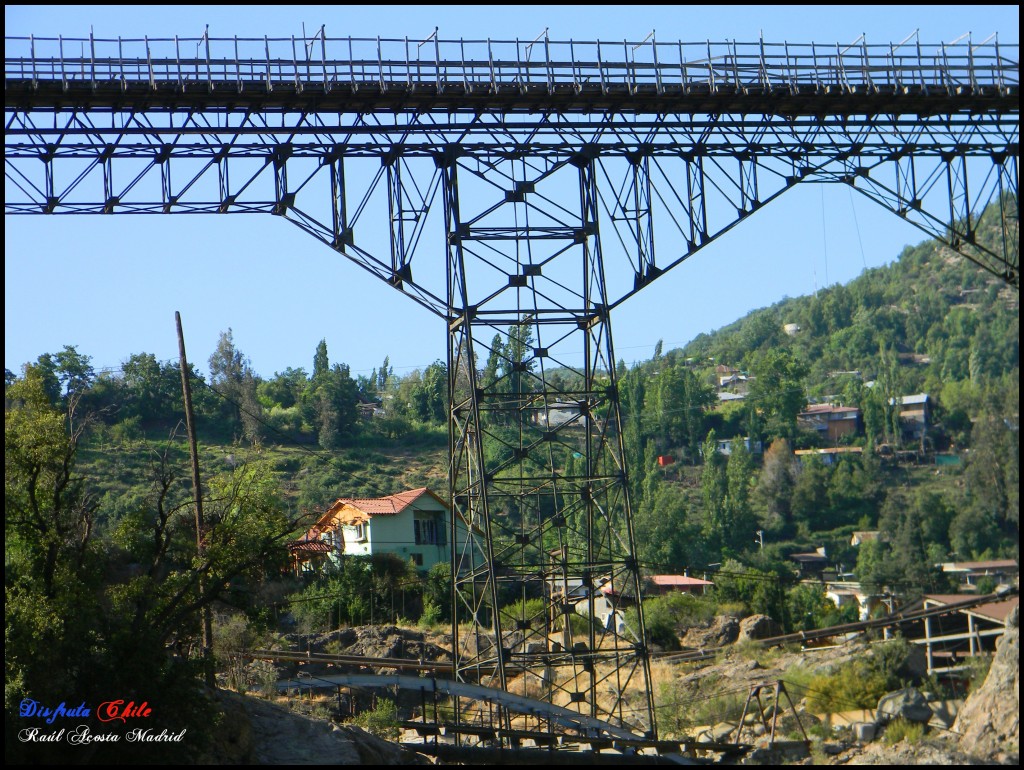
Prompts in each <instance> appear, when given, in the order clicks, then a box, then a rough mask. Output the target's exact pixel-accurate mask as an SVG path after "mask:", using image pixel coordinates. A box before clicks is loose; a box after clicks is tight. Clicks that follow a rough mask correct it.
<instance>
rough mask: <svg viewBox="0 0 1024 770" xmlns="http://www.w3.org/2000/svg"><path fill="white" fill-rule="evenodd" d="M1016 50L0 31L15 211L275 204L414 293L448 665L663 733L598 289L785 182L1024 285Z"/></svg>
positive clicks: (709, 230) (246, 209)
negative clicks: (443, 431)
mask: <svg viewBox="0 0 1024 770" xmlns="http://www.w3.org/2000/svg"><path fill="white" fill-rule="evenodd" d="M71 50H73V51H81V52H84V51H88V55H86V54H85V53H79V55H77V56H69V55H68V51H71ZM183 52H185V53H183ZM193 52H194V53H193ZM1018 70H1019V53H1018V48H1017V46H1000V45H999V44H998V43H985V44H983V45H972V44H971V43H970V41H968V42H967V43H966V44H963V45H954V46H923V45H921V44H920V43H917V44H916V45H914V44H906V43H905V44H901V45H883V46H869V45H867V44H866V43H863V41H862V42H861V43H860V44H859V45H855V46H850V47H847V48H845V49H840V48H839V47H838V46H822V45H814V44H810V45H793V44H785V45H776V44H769V43H765V42H764V41H759V42H756V43H752V44H736V43H729V44H712V43H706V44H705V43H700V44H688V43H675V42H673V43H658V42H655V41H654V40H653V39H651V40H648V41H644V42H643V43H637V44H628V43H627V44H624V45H623V46H622V47H619V46H618V45H614V46H613V45H606V44H602V43H578V42H573V43H563V42H556V41H550V40H548V39H546V38H545V39H543V40H540V41H536V42H534V43H531V44H528V45H524V44H522V43H519V42H515V43H510V42H497V41H486V42H485V41H441V40H438V39H436V37H434V38H433V39H430V40H428V41H424V43H423V44H419V45H417V44H416V43H415V42H414V43H410V42H409V41H408V40H404V41H403V40H380V39H377V40H355V39H347V38H346V39H327V38H325V37H323V35H318V36H316V37H314V38H311V39H306V40H301V39H300V40H295V39H290V40H281V39H276V40H272V39H260V40H251V39H250V40H240V39H221V40H217V39H210V38H208V37H203V38H201V39H199V40H177V39H175V40H145V41H140V40H98V39H93V38H90V39H88V40H81V41H80V40H74V41H70V40H64V39H60V38H58V39H46V38H7V39H6V54H5V96H6V135H5V161H6V179H7V185H6V191H5V192H6V196H5V211H6V213H7V214H9V215H13V214H54V215H59V214H65V213H70V214H76V213H105V214H112V213H118V214H125V213H165V214H177V213H220V214H231V213H270V214H274V215H277V216H281V217H283V218H285V219H287V220H289V221H291V222H293V223H294V224H296V225H298V226H299V227H300V228H302V229H303V230H304V231H306V232H307V233H309V234H311V235H313V236H314V237H315V238H317V239H319V240H320V241H322V242H323V243H325V244H327V245H328V246H329V247H330V248H332V249H335V250H336V251H337V252H338V253H339V254H340V255H342V256H344V257H346V258H348V259H350V260H352V261H353V262H355V263H356V264H358V265H359V266H361V267H363V268H364V269H366V270H368V271H369V272H371V273H373V274H374V275H376V276H377V277H378V278H380V279H382V280H384V281H386V282H388V283H389V284H390V285H392V286H393V287H395V288H396V289H397V290H399V291H401V292H402V293H404V294H405V295H406V296H408V297H409V298H411V299H412V300H413V301H415V302H418V303H419V304H421V305H423V306H424V307H426V308H428V309H429V310H430V311H431V312H433V313H434V314H436V315H437V316H438V317H439V319H441V321H442V322H443V323H444V325H445V328H446V330H447V340H448V343H447V351H448V352H447V372H448V389H449V402H450V403H449V406H450V408H449V411H448V420H449V450H450V472H449V485H450V486H449V493H450V500H451V504H452V507H453V510H454V511H455V513H456V514H457V518H460V519H461V520H462V521H464V522H466V523H467V525H468V529H469V535H468V537H464V538H462V539H461V540H459V539H457V533H456V531H455V528H454V525H453V531H452V533H451V541H450V542H452V543H453V544H455V545H456V546H457V547H456V548H455V551H456V553H455V555H454V558H453V564H452V566H453V575H454V580H453V588H452V602H453V606H454V607H455V622H454V624H453V634H454V641H455V666H456V676H457V678H460V679H465V680H473V681H477V682H480V683H484V684H487V683H490V684H492V685H493V686H497V687H500V688H502V689H509V690H519V691H524V692H530V693H532V694H535V695H538V696H540V697H543V698H545V699H547V700H549V701H550V702H552V703H554V704H556V705H558V706H566V707H569V708H571V709H573V710H576V711H578V712H580V713H581V714H584V715H587V716H589V717H592V718H596V719H599V720H604V721H606V722H610V723H612V724H614V725H616V726H618V727H625V728H627V729H629V730H632V731H634V732H637V733H644V732H646V733H651V734H654V733H656V729H657V728H656V724H655V720H654V708H653V701H652V696H651V686H650V669H649V656H648V651H647V648H646V645H645V643H644V627H643V618H642V612H641V613H639V618H640V620H639V623H638V624H637V626H638V627H630V625H629V624H628V623H626V622H625V621H624V619H623V617H622V615H621V613H617V612H614V611H612V610H611V608H610V606H609V605H607V603H606V602H607V599H608V597H612V598H621V597H623V596H625V597H639V596H640V595H641V581H640V570H639V565H638V563H637V560H636V545H635V542H634V536H633V531H632V506H631V501H630V497H629V491H628V490H629V487H628V469H627V467H626V462H625V457H624V451H623V445H622V430H621V428H622V416H621V407H620V403H619V398H618V389H617V373H616V369H615V361H616V358H615V351H614V345H613V340H612V334H611V323H610V319H611V315H612V311H613V310H614V308H615V307H617V306H618V305H619V304H621V303H622V302H624V301H625V300H627V299H628V298H630V297H632V296H633V295H634V294H636V293H637V292H639V291H640V290H641V289H642V288H643V287H644V286H646V285H647V284H648V283H650V282H651V281H653V280H655V279H656V278H657V277H658V276H660V275H661V274H663V273H664V272H666V271H667V270H669V269H671V268H673V267H675V266H677V265H679V264H680V263H681V262H683V261H685V260H686V259H687V258H688V257H690V256H692V255H693V254H695V253H696V252H698V251H699V250H700V249H702V248H703V247H704V246H706V245H707V244H708V243H710V242H712V241H713V240H714V239H715V238H717V237H718V236H720V235H722V234H723V233H725V232H726V231H728V230H730V229H731V228H732V227H734V226H736V225H737V224H739V223H740V222H742V221H743V220H744V219H746V218H747V217H749V216H751V215H752V214H754V213H755V212H758V211H760V210H761V209H762V208H764V207H765V206H766V205H767V204H769V203H770V202H771V201H772V200H773V199H775V198H776V197H778V196H780V195H782V194H783V193H785V192H786V191H787V190H789V189H791V188H793V187H794V186H795V185H797V184H799V183H801V182H819V183H842V184H846V185H849V186H851V187H852V188H853V189H855V190H857V191H858V192H860V193H862V194H864V195H865V196H867V197H869V198H871V199H872V200H874V201H876V202H877V203H879V204H881V205H883V206H885V207H886V208H888V209H890V210H891V211H893V212H894V213H895V214H897V215H899V216H901V217H904V218H906V219H907V220H908V221H911V222H913V223H914V224H916V225H917V226H919V227H920V228H921V229H922V230H924V231H925V232H926V233H928V234H929V235H931V236H933V237H935V238H938V239H939V240H941V241H943V242H944V243H946V244H948V245H949V246H950V247H951V248H953V249H956V250H957V251H959V252H960V253H962V254H963V255H964V256H966V257H967V258H969V259H971V260H973V261H974V262H976V263H977V264H979V265H980V266H981V267H983V268H984V269H986V270H989V271H990V272H992V273H994V274H996V275H999V276H1001V277H1002V278H1004V279H1005V280H1006V281H1007V282H1008V283H1010V284H1011V285H1013V286H1015V287H1017V286H1019V278H1018V270H1019V257H1018V222H1019V219H1018V216H1019V215H1018V209H1017V180H1018V169H1017V162H1018V156H1019V125H1018V110H1019V105H1018V99H1019V72H1018ZM986 210H987V211H989V212H991V213H987V214H986V215H985V218H982V217H981V214H982V212H983V211H986ZM982 227H992V228H995V229H997V230H998V231H999V232H1000V233H1001V234H1002V236H1003V238H1002V244H1001V247H1000V248H999V249H996V250H995V251H993V250H989V249H986V248H984V247H982V246H981V245H980V244H979V243H977V238H976V235H977V233H978V230H979V228H982ZM656 245H657V248H656ZM529 599H533V600H534V601H533V602H528V601H527V600H529ZM538 599H539V600H540V602H539V603H538V601H537V600H538ZM516 600H518V602H517V601H516ZM538 607H539V609H537V608H538ZM529 608H533V609H529ZM574 631H575V633H574ZM630 693H640V695H630ZM472 711H473V709H472V708H471V707H470V706H469V704H465V706H463V704H461V703H459V702H458V701H457V706H456V713H457V715H459V716H460V718H461V721H462V723H463V724H467V723H468V722H469V721H470V720H471V718H472V716H473V714H472V713H471V712H472ZM489 720H491V721H492V722H493V721H494V720H496V721H497V723H498V724H497V727H499V728H501V729H504V730H505V733H503V734H502V735H504V736H510V735H513V733H514V728H515V727H516V726H517V725H521V723H520V722H516V721H515V720H513V718H512V717H511V715H509V714H508V713H502V710H501V709H500V708H499V709H498V710H497V713H496V715H492V716H491V717H489ZM540 727H541V728H543V724H542V725H540ZM509 740H512V739H511V738H509Z"/></svg>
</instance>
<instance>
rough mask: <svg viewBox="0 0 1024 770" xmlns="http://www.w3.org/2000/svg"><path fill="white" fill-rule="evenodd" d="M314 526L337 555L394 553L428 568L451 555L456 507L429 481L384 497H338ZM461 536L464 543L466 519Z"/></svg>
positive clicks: (448, 558) (420, 566)
mask: <svg viewBox="0 0 1024 770" xmlns="http://www.w3.org/2000/svg"><path fill="white" fill-rule="evenodd" d="M313 530H315V531H317V532H319V533H320V534H319V539H320V540H321V541H322V542H325V543H327V544H328V546H329V547H330V552H331V558H332V559H334V560H337V559H339V558H340V557H342V556H372V555H374V554H380V553H390V554H394V555H395V556H398V557H399V558H401V559H403V560H405V561H410V560H411V561H412V562H413V563H414V564H415V565H416V567H417V569H422V570H428V569H430V568H431V567H433V566H434V565H435V564H438V563H439V562H448V561H450V559H451V548H450V546H449V541H450V539H451V508H450V507H449V506H448V504H447V503H446V502H445V501H444V500H442V499H441V498H440V497H438V496H437V495H436V494H434V493H433V492H431V491H430V490H429V489H427V488H426V487H420V488H419V489H410V490H408V491H406V492H399V493H398V494H394V495H387V496H385V497H373V498H348V497H342V498H339V499H337V500H335V501H334V503H333V504H332V505H331V506H330V507H329V508H328V509H327V510H326V511H325V512H324V513H323V514H322V515H321V516H320V518H319V519H318V520H317V523H316V525H315V526H314V528H313ZM456 538H457V540H458V542H460V543H462V542H465V539H466V527H465V524H464V522H463V521H462V520H461V519H459V520H458V528H457V532H456Z"/></svg>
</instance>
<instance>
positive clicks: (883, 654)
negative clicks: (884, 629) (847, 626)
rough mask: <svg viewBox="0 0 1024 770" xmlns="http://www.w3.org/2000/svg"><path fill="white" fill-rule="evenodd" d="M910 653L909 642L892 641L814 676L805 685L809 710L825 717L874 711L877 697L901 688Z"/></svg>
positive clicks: (901, 640)
mask: <svg viewBox="0 0 1024 770" xmlns="http://www.w3.org/2000/svg"><path fill="white" fill-rule="evenodd" d="M909 654H910V649H909V644H908V642H906V641H905V640H903V639H895V640H893V641H891V642H887V643H885V644H881V645H878V646H876V647H875V648H874V649H872V651H871V656H870V657H867V658H861V659H857V660H854V661H851V662H849V663H847V664H846V665H844V666H843V667H841V668H840V669H839V670H838V671H836V672H834V673H832V674H826V675H822V676H816V677H814V678H813V679H812V680H811V681H810V684H809V685H808V695H807V700H808V707H809V708H810V709H811V710H813V711H818V712H823V713H826V714H834V713H836V712H839V711H848V710H850V709H871V708H874V707H875V706H876V705H877V704H878V699H879V698H881V697H882V696H883V695H885V694H886V693H887V692H892V691H893V690H896V689H898V688H899V687H900V686H902V685H903V681H902V679H901V674H904V673H905V664H906V662H907V658H908V656H909Z"/></svg>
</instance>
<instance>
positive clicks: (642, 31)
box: [4, 5, 1020, 376]
mask: <svg viewBox="0 0 1024 770" xmlns="http://www.w3.org/2000/svg"><path fill="white" fill-rule="evenodd" d="M1019 18H1020V17H1019V8H1018V7H1017V6H1016V5H1003V6H975V5H955V6H943V7H939V6H892V5H885V6H826V5H818V6H643V5H631V6H600V7H597V6H590V5H586V6H547V5H545V6H525V5H522V6H458V7H454V6H431V5H423V6H343V5H324V6H300V5H288V6H285V5H273V6H264V5H259V6H250V7H245V6H242V7H229V6H215V5H212V6H142V5H140V6H116V7H115V6H88V5H86V6H10V5H8V6H5V8H4V25H5V34H6V35H12V36H19V35H28V34H34V35H37V36H56V35H58V34H60V35H64V36H74V37H80V36H88V34H89V30H90V27H91V28H92V29H93V31H94V32H95V34H96V35H97V36H103V37H117V36H118V35H120V36H123V37H142V36H143V35H149V36H150V37H170V36H173V35H179V36H183V37H198V36H200V35H201V34H202V32H203V30H204V28H205V26H206V25H209V28H210V35H211V36H212V37H231V36H233V35H240V36H246V35H248V36H263V35H265V34H268V35H271V36H289V35H293V34H294V35H296V36H299V35H301V34H302V25H303V23H305V28H306V30H307V32H310V33H312V32H313V31H314V30H316V29H318V28H319V27H320V25H321V24H325V25H326V30H327V34H328V36H331V37H342V36H347V35H352V36H355V37H376V36H377V35H380V36H382V37H397V38H400V37H404V36H408V37H409V38H410V39H416V40H420V39H423V38H425V37H427V36H428V35H429V34H430V33H431V32H432V31H433V29H434V27H435V26H436V27H439V29H440V36H441V37H442V38H443V39H444V38H447V39H451V38H458V37H475V38H486V37H490V38H492V39H512V38H515V37H519V38H521V39H524V40H532V39H534V38H536V37H537V36H538V35H540V34H541V33H542V32H543V31H544V29H545V28H548V30H549V36H550V37H551V39H562V40H564V39H568V38H573V39H576V40H593V39H602V40H622V39H623V38H628V39H630V40H640V39H643V38H644V37H645V36H646V35H647V34H648V33H649V32H650V31H651V30H652V29H655V30H657V38H658V40H659V41H668V40H684V41H699V40H705V39H710V40H712V41H716V40H717V41H721V40H732V39H736V40H738V41H740V42H744V41H755V40H757V39H758V37H759V36H760V35H762V34H763V36H764V39H765V40H766V41H774V42H778V41H784V40H786V41H789V42H794V43H795V42H800V43H806V42H812V41H813V42H818V43H843V44H846V43H851V42H853V41H854V40H855V39H856V38H857V37H858V36H859V35H860V34H861V33H865V34H866V37H867V40H868V42H869V43H883V42H899V41H900V40H903V39H904V38H905V37H907V36H908V35H909V34H911V33H912V32H914V30H915V29H919V30H920V38H921V41H922V42H923V43H938V42H943V41H945V42H949V41H952V40H954V39H956V38H958V37H960V36H961V35H963V34H965V33H967V32H971V33H973V36H974V39H975V40H982V39H984V38H985V37H987V36H988V35H990V34H991V33H993V32H998V34H999V40H1000V42H1004V43H1017V42H1018V29H1019ZM924 238H925V236H924V234H923V233H921V232H920V231H919V230H917V229H916V228H914V227H912V226H910V225H908V224H906V223H905V222H902V221H901V220H899V219H898V218H897V217H895V216H894V215H892V214H890V213H888V212H886V211H884V210H883V209H881V208H880V207H878V206H876V205H875V204H872V203H871V202H870V201H868V200H867V199H865V198H863V196H860V195H853V194H851V193H850V191H848V190H847V189H845V188H842V189H838V188H835V187H833V186H828V187H824V188H822V186H818V185H807V186H803V185H801V186H798V187H797V188H796V189H794V190H792V191H790V192H788V193H786V194H785V195H784V196H783V197H782V198H781V199H780V200H778V201H776V202H774V203H773V204H771V205H770V206H767V207H765V208H764V209H763V210H761V211H760V212H758V213H757V214H756V215H755V216H753V217H751V218H750V219H749V220H748V221H746V222H744V223H743V224H742V225H740V226H739V227H737V228H735V229H734V230H733V231H731V232H730V233H728V234H727V235H726V236H724V237H723V238H721V239H720V240H719V241H717V242H716V243H714V244H712V245H711V246H709V247H708V248H706V249H704V250H703V251H702V252H701V253H699V254H697V255H696V256H695V257H693V258H692V259H690V260H688V261H687V262H685V263H683V264H682V265H680V266H679V267H678V268H676V269H675V270H674V271H673V272H672V273H670V274H668V275H666V276H664V277H662V278H660V279H659V280H658V281H657V282H655V283H654V284H653V285H652V286H650V287H648V288H647V289H646V290H645V291H644V292H642V293H641V294H639V295H638V296H637V297H634V298H633V299H632V300H630V301H629V302H627V303H625V304H624V305H623V306H622V307H620V308H619V309H618V311H617V313H618V314H617V315H614V316H613V317H612V328H613V334H614V339H615V346H616V354H617V356H618V357H619V358H622V359H625V360H626V361H627V362H632V361H637V360H643V359H646V358H649V357H650V356H651V354H652V352H653V349H654V345H655V343H656V342H657V341H658V340H659V339H663V340H664V342H665V349H666V350H668V349H670V348H672V347H678V346H681V345H683V344H685V343H686V342H688V341H690V340H691V339H693V337H695V336H696V335H697V334H699V333H701V332H707V331H712V330H713V329H716V328H719V327H721V326H724V325H726V324H728V323H731V322H732V321H734V320H736V319H737V318H739V317H741V316H742V315H744V314H745V313H747V312H748V311H750V310H752V309H754V308H758V307H764V306H767V305H770V304H772V303H774V302H776V301H778V300H780V299H782V298H783V297H785V296H799V295H803V294H809V293H811V292H813V291H814V290H815V288H820V287H822V286H824V285H826V283H829V284H832V283H837V282H846V281H849V280H850V279H852V278H854V277H856V276H857V275H858V274H859V273H860V272H861V271H862V270H863V269H864V267H865V266H868V267H873V266H877V265H881V264H885V263H887V262H890V261H892V260H893V259H894V258H895V257H896V256H897V255H898V254H899V252H900V250H901V249H902V248H903V246H905V245H906V244H912V243H917V242H919V241H921V240H923V239H924ZM4 249H5V258H4V276H5V289H4V293H5V332H4V340H5V366H6V367H7V368H9V369H11V370H12V371H15V372H17V371H19V370H20V367H21V365H22V364H23V363H24V362H26V361H29V360H34V359H35V358H36V357H38V356H39V355H40V354H41V353H44V352H56V351H58V350H60V349H61V348H62V347H63V346H64V345H75V346H77V347H78V350H79V352H81V353H84V354H86V355H89V356H92V358H93V365H94V366H95V367H96V368H97V369H102V368H117V367H118V366H119V365H120V363H121V362H122V361H124V360H125V358H127V356H128V355H130V354H132V353H139V352H148V353H154V354H155V355H156V356H157V357H158V358H159V359H161V360H164V359H174V358H177V340H176V336H175V327H174V311H175V310H180V311H181V313H182V318H183V323H184V328H185V334H186V341H187V345H188V351H189V358H190V359H191V360H192V361H193V362H195V363H196V364H197V366H198V367H199V368H200V369H201V370H202V371H206V366H207V364H206V362H207V359H208V357H209V355H210V353H211V352H212V351H213V348H214V346H215V344H216V341H217V338H218V335H219V333H220V332H221V331H223V330H226V329H228V328H229V327H231V328H232V329H233V332H234V339H235V343H236V345H237V346H238V347H239V349H241V350H242V352H243V353H245V354H246V355H247V356H248V357H249V358H250V359H251V361H252V364H253V366H254V368H255V369H256V371H257V372H259V373H260V374H261V375H263V376H270V375H272V374H273V373H274V372H275V371H281V370H283V369H285V368H286V367H288V366H294V367H299V366H302V367H305V368H306V369H307V371H308V370H309V369H311V367H312V359H313V353H314V350H315V347H316V344H317V342H319V340H320V339H321V338H324V339H326V340H327V344H328V351H329V354H330V358H331V361H332V362H339V361H340V362H344V363H347V364H349V365H350V366H351V368H352V370H353V372H354V373H356V374H369V373H370V370H371V369H373V368H374V367H376V366H378V365H379V364H380V362H381V361H382V359H383V358H384V356H385V355H389V356H390V358H391V363H392V365H393V366H394V367H395V371H396V373H401V374H405V373H407V372H408V371H410V370H412V369H414V368H422V367H424V366H426V365H428V364H429V363H431V362H432V361H433V360H435V359H437V358H443V357H444V349H445V331H444V327H443V325H442V323H441V321H440V320H438V319H437V318H436V317H434V316H433V315H431V314H430V313H428V312H427V311H425V310H422V309H421V308H419V306H416V305H414V304H413V303H412V302H410V301H409V300H407V299H405V298H404V297H402V296H401V295H400V294H398V293H397V292H395V291H394V290H393V289H391V288H389V287H387V286H386V285H384V284H383V283H381V282H379V281H378V279H376V278H374V277H372V276H371V275H369V274H368V273H366V272H364V271H363V270H361V269H360V268H358V267H356V266H355V265H353V264H352V263H350V262H348V261H347V260H345V259H343V258H341V257H339V256H338V255H337V254H335V253H333V252H332V251H331V250H330V249H328V248H327V247H326V246H323V245H322V244H320V243H319V242H318V241H315V240H313V239H312V238H311V237H309V236H307V235H305V234H303V233H302V232H301V231H300V230H298V228H296V227H294V226H293V225H291V224H288V223H287V222H283V221H281V220H279V219H277V218H274V217H271V216H265V215H254V216H241V215H239V216H231V217H204V216H188V215H177V216H163V217H161V216H152V217H148V216H130V217H129V216H113V217H101V216H84V215H83V216H61V217H57V216H53V217H44V216H22V217H6V218H5V228H4Z"/></svg>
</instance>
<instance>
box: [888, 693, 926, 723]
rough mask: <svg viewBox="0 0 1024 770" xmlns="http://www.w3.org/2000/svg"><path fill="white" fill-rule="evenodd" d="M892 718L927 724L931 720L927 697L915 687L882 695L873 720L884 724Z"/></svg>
mask: <svg viewBox="0 0 1024 770" xmlns="http://www.w3.org/2000/svg"><path fill="white" fill-rule="evenodd" d="M894 719H905V720H907V721H908V722H920V723H922V724H928V723H929V722H930V721H931V720H932V709H931V706H929V705H928V699H927V698H925V697H924V695H923V694H922V693H921V691H920V690H918V689H917V688H916V687H907V688H905V689H902V690H897V691H896V692H890V693H887V694H885V695H883V696H882V697H881V699H880V700H879V701H878V708H877V709H876V710H875V721H876V722H877V723H878V724H881V725H886V724H889V722H891V721H893V720H894Z"/></svg>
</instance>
